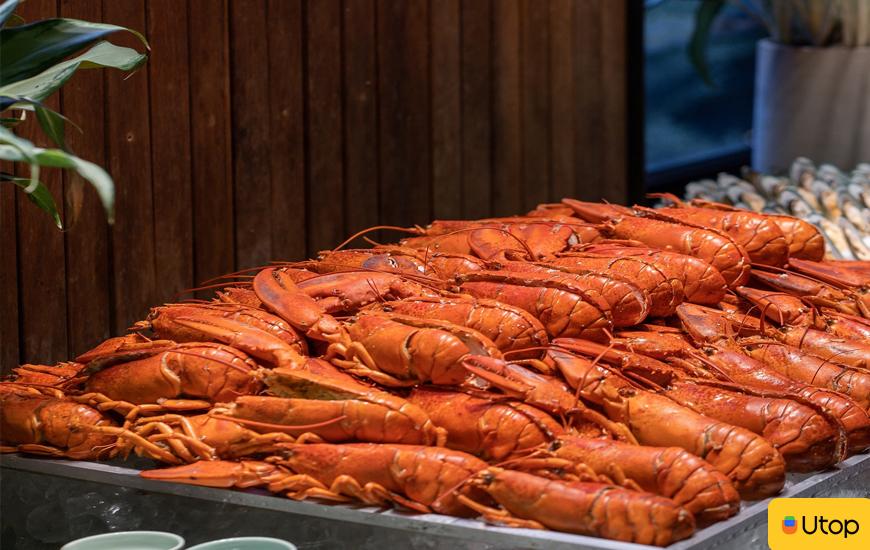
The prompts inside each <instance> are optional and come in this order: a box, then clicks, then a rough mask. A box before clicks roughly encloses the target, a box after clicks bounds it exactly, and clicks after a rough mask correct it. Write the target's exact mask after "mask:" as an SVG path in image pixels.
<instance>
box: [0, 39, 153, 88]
mask: <svg viewBox="0 0 870 550" xmlns="http://www.w3.org/2000/svg"><path fill="white" fill-rule="evenodd" d="M146 59H148V55H147V54H143V53H139V52H137V51H136V50H134V49H131V48H123V47H121V46H116V45H114V44H112V43H111V42H100V43H99V44H97V45H96V46H94V47H93V48H91V49H90V50H88V51H86V52H85V53H83V54H81V55H80V56H78V57H74V58H73V59H68V60H66V61H63V62H61V63H58V64H57V65H54V66H53V67H50V68H49V69H48V70H46V71H44V72H42V73H40V74H38V75H36V76H33V77H31V78H27V79H25V80H20V81H18V82H15V83H12V84H6V85H3V86H0V96H6V97H12V98H27V99H31V100H34V101H42V100H44V99H45V98H47V97H48V96H50V95H51V94H53V93H54V92H55V91H56V90H57V89H58V88H60V87H61V86H63V84H64V83H65V82H66V81H67V80H69V78H70V77H71V76H72V75H73V73H75V72H76V71H77V70H78V69H79V68H82V69H94V68H97V69H99V68H105V67H109V68H113V69H120V70H122V71H131V70H133V69H135V68H136V67H138V66H139V65H141V64H142V63H144V62H145V60H146Z"/></svg>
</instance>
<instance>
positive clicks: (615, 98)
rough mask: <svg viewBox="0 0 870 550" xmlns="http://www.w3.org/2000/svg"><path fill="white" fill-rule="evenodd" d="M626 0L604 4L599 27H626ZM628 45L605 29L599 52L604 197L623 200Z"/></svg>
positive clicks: (622, 36)
mask: <svg viewBox="0 0 870 550" xmlns="http://www.w3.org/2000/svg"><path fill="white" fill-rule="evenodd" d="M626 9H627V6H626V2H605V3H604V4H602V14H601V15H602V16H601V24H600V27H601V28H603V29H619V28H622V29H625V26H626V21H627V20H628V19H627V17H626ZM627 46H628V41H627V40H626V36H625V34H624V32H622V33H615V32H603V33H602V35H601V42H600V45H599V47H598V51H599V53H600V55H601V88H602V90H604V91H605V92H606V93H604V94H603V98H602V105H601V110H602V112H603V113H602V116H603V117H604V121H605V123H604V125H603V127H604V132H603V133H604V135H603V142H604V143H603V144H602V149H603V151H602V157H603V159H602V160H603V162H602V165H603V166H604V175H605V177H604V178H603V180H604V181H605V182H606V184H605V185H604V186H603V188H602V189H601V198H603V199H605V200H608V201H611V202H620V201H622V200H625V197H627V195H628V162H627V160H628V159H627V157H628V136H627V134H626V129H627V127H628V119H627V117H626V113H627V111H628V101H627V95H626V94H627V93H628V89H627V85H628V80H627V78H626V74H627V62H628V58H627Z"/></svg>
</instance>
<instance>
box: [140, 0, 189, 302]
mask: <svg viewBox="0 0 870 550" xmlns="http://www.w3.org/2000/svg"><path fill="white" fill-rule="evenodd" d="M146 6H147V9H148V39H149V42H150V43H151V44H152V46H151V55H150V59H149V62H148V69H149V71H150V75H149V76H150V78H149V81H150V90H149V92H150V94H151V105H152V108H151V113H150V115H151V143H152V146H151V163H152V166H153V179H154V190H153V196H154V247H155V253H156V279H157V299H158V300H160V301H161V302H162V301H166V300H170V299H171V298H172V296H173V295H175V294H176V293H178V292H180V291H182V290H184V289H186V288H190V287H191V286H193V284H194V280H193V263H192V262H191V261H190V259H191V258H192V257H193V221H192V219H191V215H190V212H191V209H192V208H193V204H192V202H193V201H192V197H191V184H190V117H189V113H190V81H189V68H190V67H189V63H188V44H187V25H188V21H187V0H151V1H150V2H147V3H146ZM167 13H172V17H166V14H167Z"/></svg>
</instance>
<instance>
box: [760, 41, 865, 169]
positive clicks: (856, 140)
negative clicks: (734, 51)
mask: <svg viewBox="0 0 870 550" xmlns="http://www.w3.org/2000/svg"><path fill="white" fill-rule="evenodd" d="M799 156H804V157H808V158H810V159H812V160H813V161H814V162H816V163H817V164H818V163H822V162H829V163H831V164H834V165H836V166H838V167H840V168H841V169H843V170H851V169H852V168H853V167H854V166H855V165H857V164H858V163H859V162H868V161H870V48H868V47H862V48H841V47H832V48H814V47H805V46H785V45H782V44H777V43H775V42H772V41H771V40H762V41H760V42H759V43H758V49H757V59H756V68H755V107H754V113H753V128H752V167H753V168H754V169H755V170H757V171H761V172H766V173H784V172H786V171H787V170H788V167H789V166H790V165H791V163H792V161H793V160H794V159H795V158H796V157H799Z"/></svg>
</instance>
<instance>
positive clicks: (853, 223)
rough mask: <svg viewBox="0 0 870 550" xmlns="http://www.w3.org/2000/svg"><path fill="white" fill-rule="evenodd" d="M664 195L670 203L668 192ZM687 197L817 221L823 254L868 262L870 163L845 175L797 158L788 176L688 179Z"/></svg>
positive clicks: (701, 202) (698, 201)
mask: <svg viewBox="0 0 870 550" xmlns="http://www.w3.org/2000/svg"><path fill="white" fill-rule="evenodd" d="M664 198H665V199H666V200H665V202H666V203H670V202H674V201H672V200H671V199H672V198H673V197H664ZM686 200H687V201H689V202H690V203H691V204H694V205H700V206H705V207H715V208H720V209H722V208H723V207H722V206H721V204H716V205H711V204H710V203H711V202H716V203H724V204H727V205H729V206H732V207H733V209H731V210H730V211H731V212H733V213H734V215H741V214H739V212H740V211H741V210H749V211H753V212H764V213H769V214H772V215H778V214H781V215H786V216H794V217H795V218H800V219H801V220H803V221H805V222H808V223H811V224H813V225H814V226H816V228H817V229H818V232H819V235H821V237H822V238H824V240H825V244H826V245H827V255H826V257H827V259H835V260H859V261H865V262H866V261H870V164H859V165H858V166H856V167H855V169H854V170H852V172H851V173H850V174H845V173H843V172H842V171H840V169H838V168H837V167H835V166H833V165H830V164H822V165H821V166H818V167H817V166H816V165H815V164H813V162H812V161H810V160H809V159H806V158H803V157H801V158H798V159H797V160H795V161H794V163H793V164H792V166H791V170H790V171H789V175H788V176H787V177H774V176H770V175H766V174H758V173H754V172H750V171H748V170H747V171H746V173H745V174H743V178H742V179H741V178H739V177H737V176H732V175H730V174H724V173H723V174H719V177H718V178H717V179H716V180H715V181H714V180H702V181H697V182H692V183H689V184H688V185H687V186H686ZM771 219H772V220H773V221H776V220H777V219H781V218H778V217H776V216H774V217H772V218H771ZM788 223H792V224H793V223H795V222H794V219H792V220H791V221H789V222H788ZM744 229H746V230H747V231H748V230H750V229H749V226H744ZM765 263H770V262H765Z"/></svg>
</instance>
